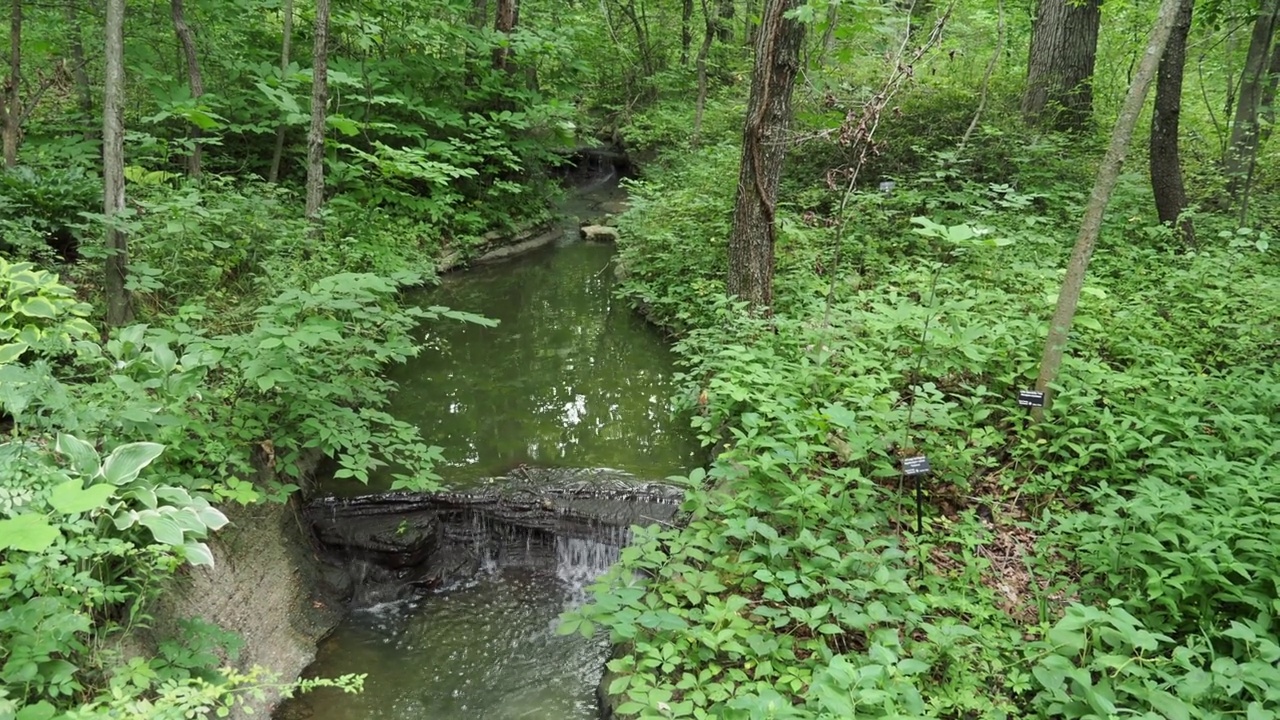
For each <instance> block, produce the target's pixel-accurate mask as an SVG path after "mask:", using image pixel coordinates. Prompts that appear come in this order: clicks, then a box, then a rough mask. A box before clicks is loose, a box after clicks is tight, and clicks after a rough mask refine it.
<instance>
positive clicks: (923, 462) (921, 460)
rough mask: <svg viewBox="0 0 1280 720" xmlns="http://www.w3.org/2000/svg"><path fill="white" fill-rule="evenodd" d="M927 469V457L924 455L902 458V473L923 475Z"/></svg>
mask: <svg viewBox="0 0 1280 720" xmlns="http://www.w3.org/2000/svg"><path fill="white" fill-rule="evenodd" d="M929 469H930V468H929V458H927V457H925V456H924V455H919V456H917V457H909V458H903V459H902V474H903V475H907V476H911V475H925V474H927V473H928V472H929Z"/></svg>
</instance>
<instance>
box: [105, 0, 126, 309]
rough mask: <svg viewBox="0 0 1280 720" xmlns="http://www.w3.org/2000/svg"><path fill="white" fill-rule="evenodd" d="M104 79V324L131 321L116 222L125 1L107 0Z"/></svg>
mask: <svg viewBox="0 0 1280 720" xmlns="http://www.w3.org/2000/svg"><path fill="white" fill-rule="evenodd" d="M104 34H105V35H106V79H105V81H104V83H103V88H104V98H103V101H102V186H103V203H102V205H103V208H102V214H103V215H104V216H106V219H107V267H106V294H107V324H108V325H111V326H112V327H119V326H121V325H125V324H127V323H129V322H132V321H133V303H132V302H130V298H129V290H128V288H127V287H125V281H126V280H127V279H128V275H129V240H128V238H127V237H126V236H125V234H124V231H123V230H122V229H120V228H119V227H118V225H117V218H116V215H117V214H118V213H119V212H120V211H121V210H123V209H124V0H107V20H106V28H105V33H104Z"/></svg>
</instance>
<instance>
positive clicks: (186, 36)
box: [169, 0, 204, 178]
mask: <svg viewBox="0 0 1280 720" xmlns="http://www.w3.org/2000/svg"><path fill="white" fill-rule="evenodd" d="M169 12H170V13H171V14H172V15H173V30H174V32H175V33H177V35H178V42H179V43H180V44H181V45H182V55H183V59H184V60H185V61H186V64H187V82H188V84H190V85H191V97H192V98H194V99H195V100H196V101H197V102H199V100H200V98H201V97H203V96H204V76H203V75H201V74H200V56H199V55H198V54H197V53H196V38H195V34H194V33H192V32H191V27H190V26H188V25H187V15H186V9H185V8H184V7H183V0H169ZM200 136H201V132H200V128H198V127H196V128H193V129H192V131H191V139H192V140H193V141H194V143H195V144H194V145H192V146H191V155H190V156H189V157H188V158H187V174H188V175H190V176H191V177H193V178H198V177H200V165H201V155H202V154H203V150H202V148H201V144H200Z"/></svg>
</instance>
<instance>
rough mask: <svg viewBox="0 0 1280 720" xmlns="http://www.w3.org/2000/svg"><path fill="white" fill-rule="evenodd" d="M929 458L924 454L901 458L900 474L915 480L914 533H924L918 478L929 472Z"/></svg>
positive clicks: (921, 491)
mask: <svg viewBox="0 0 1280 720" xmlns="http://www.w3.org/2000/svg"><path fill="white" fill-rule="evenodd" d="M929 469H930V468H929V458H927V457H925V456H924V455H917V456H916V457H909V458H903V459H902V474H903V475H906V476H907V477H914V478H915V481H916V535H917V536H919V535H923V534H924V490H923V489H922V488H921V484H920V479H921V478H923V477H924V476H925V475H928V474H929Z"/></svg>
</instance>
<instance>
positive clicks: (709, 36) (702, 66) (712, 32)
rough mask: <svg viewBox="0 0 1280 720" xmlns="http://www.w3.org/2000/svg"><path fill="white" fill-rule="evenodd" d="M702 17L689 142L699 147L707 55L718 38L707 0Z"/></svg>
mask: <svg viewBox="0 0 1280 720" xmlns="http://www.w3.org/2000/svg"><path fill="white" fill-rule="evenodd" d="M702 17H703V20H704V21H705V25H706V28H705V32H703V34H702V46H701V47H699V48H698V59H697V61H695V65H696V66H697V68H698V101H697V105H696V106H695V109H694V111H693V134H692V135H690V139H689V144H690V145H691V146H692V147H697V146H698V142H699V141H700V140H701V137H702V115H703V113H704V112H705V111H706V109H707V56H708V55H710V54H711V43H712V42H714V41H715V39H716V21H715V17H714V16H713V15H712V14H711V8H710V7H709V6H708V5H707V0H702Z"/></svg>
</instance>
